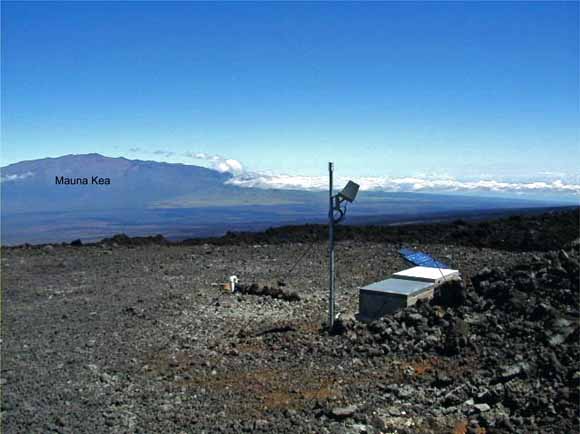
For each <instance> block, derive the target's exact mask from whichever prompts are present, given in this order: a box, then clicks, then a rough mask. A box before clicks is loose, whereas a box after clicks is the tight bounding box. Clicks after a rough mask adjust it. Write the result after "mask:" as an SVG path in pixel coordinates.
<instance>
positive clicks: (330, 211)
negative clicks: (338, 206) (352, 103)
mask: <svg viewBox="0 0 580 434" xmlns="http://www.w3.org/2000/svg"><path fill="white" fill-rule="evenodd" d="M333 171H334V164H333V163H328V181H329V185H328V258H329V266H328V273H329V276H328V292H329V294H328V329H329V330H332V329H333V328H334V203H333V201H334V197H333V194H332V193H333V192H332V174H333Z"/></svg>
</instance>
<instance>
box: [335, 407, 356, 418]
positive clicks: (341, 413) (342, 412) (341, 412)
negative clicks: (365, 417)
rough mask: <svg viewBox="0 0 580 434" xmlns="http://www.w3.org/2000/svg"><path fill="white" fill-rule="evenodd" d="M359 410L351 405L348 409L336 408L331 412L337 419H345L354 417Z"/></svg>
mask: <svg viewBox="0 0 580 434" xmlns="http://www.w3.org/2000/svg"><path fill="white" fill-rule="evenodd" d="M356 410H357V407H356V405H349V406H347V407H335V408H333V409H332V411H331V412H330V414H331V416H333V417H334V418H336V419H345V418H347V417H350V416H352V415H353V414H354V413H355V412H356Z"/></svg>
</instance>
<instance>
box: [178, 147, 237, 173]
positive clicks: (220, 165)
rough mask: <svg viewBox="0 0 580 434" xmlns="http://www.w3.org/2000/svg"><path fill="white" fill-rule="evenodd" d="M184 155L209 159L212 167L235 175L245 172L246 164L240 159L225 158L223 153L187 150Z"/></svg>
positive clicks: (196, 158) (197, 158) (195, 158)
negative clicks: (214, 153) (215, 153)
mask: <svg viewBox="0 0 580 434" xmlns="http://www.w3.org/2000/svg"><path fill="white" fill-rule="evenodd" d="M183 156H184V157H188V158H192V159H194V160H204V161H207V162H209V163H210V167H211V168H212V169H214V170H217V171H218V172H222V173H225V172H229V173H231V174H233V175H242V174H243V173H244V172H245V170H244V166H243V165H242V163H240V162H239V161H238V160H233V159H231V158H225V157H222V156H221V155H212V154H206V153H205V152H186V153H185V154H183Z"/></svg>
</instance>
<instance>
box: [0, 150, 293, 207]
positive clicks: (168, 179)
mask: <svg viewBox="0 0 580 434" xmlns="http://www.w3.org/2000/svg"><path fill="white" fill-rule="evenodd" d="M93 176H97V177H100V178H103V179H105V178H108V179H109V180H110V184H103V185H99V184H92V183H91V182H92V177H93ZM60 177H65V178H70V179H75V178H86V179H87V182H88V185H59V184H57V182H56V178H60ZM230 177H231V175H230V174H228V173H220V172H218V171H215V170H211V169H206V168H204V167H198V166H191V165H185V164H170V163H159V162H155V161H140V160H128V159H126V158H109V157H104V156H102V155H99V154H87V155H66V156H63V157H58V158H45V159H41V160H33V161H23V162H19V163H16V164H11V165H9V166H7V167H4V168H2V179H3V182H2V195H3V203H2V205H3V210H2V212H3V213H5V214H10V213H20V212H45V211H64V210H66V211H90V210H103V209H108V210H110V209H120V208H133V209H134V208H157V207H182V206H194V205H196V204H198V205H199V204H203V205H205V206H209V205H212V204H213V205H220V204H221V205H227V204H243V203H254V204H256V203H258V204H272V203H279V202H283V203H288V201H289V200H290V198H289V197H288V194H286V195H282V194H278V195H276V194H273V193H272V192H268V191H265V190H252V189H244V188H239V187H234V186H230V185H227V184H225V182H226V181H227V180H228V179H229V178H230ZM297 194H298V192H297ZM276 196H278V197H276ZM282 196H283V197H282ZM299 196H304V195H303V194H299Z"/></svg>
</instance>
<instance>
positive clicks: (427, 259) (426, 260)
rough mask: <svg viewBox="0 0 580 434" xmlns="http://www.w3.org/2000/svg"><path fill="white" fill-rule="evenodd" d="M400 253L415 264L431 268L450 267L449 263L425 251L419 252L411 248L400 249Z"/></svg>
mask: <svg viewBox="0 0 580 434" xmlns="http://www.w3.org/2000/svg"><path fill="white" fill-rule="evenodd" d="M399 253H400V254H401V256H402V257H403V258H405V260H407V261H408V262H410V263H411V264H413V265H417V266H420V267H431V268H449V266H448V265H447V264H444V263H443V262H439V261H436V260H435V259H433V258H432V257H431V256H429V255H428V254H426V253H423V252H418V251H416V250H411V249H401V250H399Z"/></svg>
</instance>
